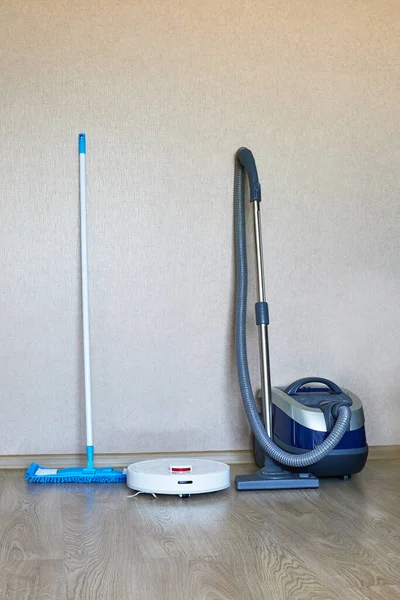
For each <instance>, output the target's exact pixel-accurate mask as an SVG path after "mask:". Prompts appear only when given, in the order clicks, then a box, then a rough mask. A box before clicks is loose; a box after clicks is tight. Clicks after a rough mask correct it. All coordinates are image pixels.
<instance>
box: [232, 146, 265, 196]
mask: <svg viewBox="0 0 400 600" xmlns="http://www.w3.org/2000/svg"><path fill="white" fill-rule="evenodd" d="M236 157H237V159H238V161H239V162H240V164H241V165H242V167H244V168H245V169H246V173H247V177H248V179H249V187H250V202H254V201H256V202H261V185H260V182H259V181H258V173H257V167H256V161H255V160H254V156H253V153H252V152H251V150H249V149H248V148H239V150H238V151H237V152H236Z"/></svg>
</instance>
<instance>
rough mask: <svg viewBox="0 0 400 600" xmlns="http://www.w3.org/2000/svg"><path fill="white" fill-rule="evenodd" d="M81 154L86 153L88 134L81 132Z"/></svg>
mask: <svg viewBox="0 0 400 600" xmlns="http://www.w3.org/2000/svg"><path fill="white" fill-rule="evenodd" d="M78 139H79V154H86V135H85V134H84V133H80V134H79V138H78Z"/></svg>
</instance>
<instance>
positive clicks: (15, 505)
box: [0, 471, 64, 563]
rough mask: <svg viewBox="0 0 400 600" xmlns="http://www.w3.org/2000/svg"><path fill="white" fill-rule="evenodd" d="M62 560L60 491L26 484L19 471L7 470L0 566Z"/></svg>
mask: <svg viewBox="0 0 400 600" xmlns="http://www.w3.org/2000/svg"><path fill="white" fill-rule="evenodd" d="M63 557H64V549H63V540H62V527H61V511H60V496H59V492H58V491H57V489H54V488H53V487H52V486H48V485H34V484H29V483H26V482H25V481H24V473H23V472H22V471H7V472H6V478H5V482H4V487H3V491H2V494H1V497H0V563H4V562H7V561H13V560H17V561H24V560H31V559H63Z"/></svg>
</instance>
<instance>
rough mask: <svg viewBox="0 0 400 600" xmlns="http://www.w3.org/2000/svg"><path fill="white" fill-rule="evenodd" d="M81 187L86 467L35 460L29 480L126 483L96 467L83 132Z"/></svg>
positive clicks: (81, 138)
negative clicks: (52, 465) (53, 465)
mask: <svg viewBox="0 0 400 600" xmlns="http://www.w3.org/2000/svg"><path fill="white" fill-rule="evenodd" d="M79 167H80V168H79V190H80V209H81V271H82V316H83V350H84V352H83V356H84V373H85V407H86V455H87V466H86V467H71V468H69V469H48V468H46V467H40V466H39V465H37V464H36V463H32V464H31V465H30V467H29V468H28V470H27V472H26V475H25V479H26V480H27V481H30V482H32V483H66V482H74V483H123V482H125V481H126V475H125V473H123V472H122V471H118V470H116V469H112V468H111V467H105V468H101V469H98V468H96V467H95V466H94V447H93V427H92V385H91V373H90V328H89V286H88V257H87V225H86V136H85V134H84V133H80V134H79Z"/></svg>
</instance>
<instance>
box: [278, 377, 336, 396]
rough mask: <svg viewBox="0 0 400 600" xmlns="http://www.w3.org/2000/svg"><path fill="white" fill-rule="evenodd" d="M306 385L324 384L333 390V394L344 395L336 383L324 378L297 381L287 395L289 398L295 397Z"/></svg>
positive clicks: (287, 389) (290, 386) (287, 390)
mask: <svg viewBox="0 0 400 600" xmlns="http://www.w3.org/2000/svg"><path fill="white" fill-rule="evenodd" d="M306 383H323V384H324V385H326V386H327V387H328V388H329V389H330V390H331V392H332V394H341V393H342V390H341V389H340V387H339V386H338V385H336V383H333V381H330V380H329V379H324V378H323V377H303V379H297V381H294V382H293V383H291V384H290V385H289V386H288V387H287V388H286V389H285V393H286V394H288V395H289V396H294V395H295V394H296V393H297V392H298V391H299V389H300V388H301V387H303V385H305V384H306Z"/></svg>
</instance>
